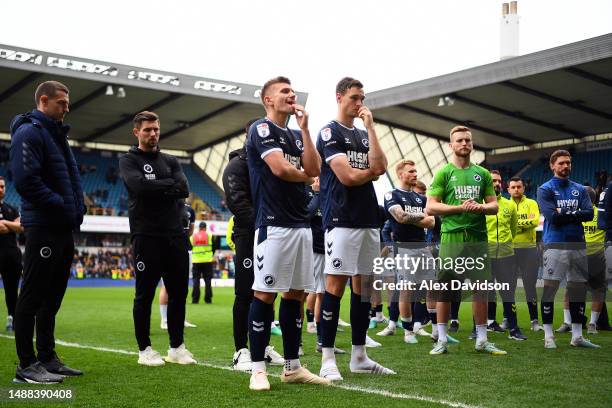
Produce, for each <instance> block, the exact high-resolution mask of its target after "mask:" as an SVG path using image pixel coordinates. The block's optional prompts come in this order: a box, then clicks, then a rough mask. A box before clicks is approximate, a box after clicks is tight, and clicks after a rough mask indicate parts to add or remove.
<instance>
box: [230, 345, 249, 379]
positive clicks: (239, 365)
mask: <svg viewBox="0 0 612 408" xmlns="http://www.w3.org/2000/svg"><path fill="white" fill-rule="evenodd" d="M252 366H253V362H252V361H251V352H250V351H249V349H247V348H243V349H240V350H238V351H237V352H235V353H234V356H233V357H232V368H233V369H234V370H236V371H244V372H245V373H250V372H251V368H252Z"/></svg>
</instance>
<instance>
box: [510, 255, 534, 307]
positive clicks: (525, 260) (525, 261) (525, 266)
mask: <svg viewBox="0 0 612 408" xmlns="http://www.w3.org/2000/svg"><path fill="white" fill-rule="evenodd" d="M514 257H515V261H516V272H517V277H518V276H520V277H521V278H522V279H523V287H524V288H525V298H526V300H527V302H528V303H529V302H537V301H538V295H537V292H536V283H537V281H538V266H539V263H540V257H539V254H538V249H537V248H516V249H515V250H514Z"/></svg>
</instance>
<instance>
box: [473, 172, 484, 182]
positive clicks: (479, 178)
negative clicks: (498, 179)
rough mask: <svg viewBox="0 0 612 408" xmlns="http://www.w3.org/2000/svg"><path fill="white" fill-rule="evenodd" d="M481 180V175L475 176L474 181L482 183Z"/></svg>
mask: <svg viewBox="0 0 612 408" xmlns="http://www.w3.org/2000/svg"><path fill="white" fill-rule="evenodd" d="M480 180H482V177H480V174H474V181H478V182H480Z"/></svg>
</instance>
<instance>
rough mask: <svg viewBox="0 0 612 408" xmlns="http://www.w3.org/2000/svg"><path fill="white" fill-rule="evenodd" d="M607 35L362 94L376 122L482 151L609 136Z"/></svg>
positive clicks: (611, 74)
mask: <svg viewBox="0 0 612 408" xmlns="http://www.w3.org/2000/svg"><path fill="white" fill-rule="evenodd" d="M611 94H612V34H606V35H603V36H600V37H595V38H591V39H588V40H584V41H580V42H576V43H572V44H567V45H564V46H561V47H556V48H551V49H548V50H545V51H540V52H536V53H533V54H528V55H523V56H520V57H515V58H510V59H507V60H503V61H499V62H495V63H492V64H487V65H483V66H479V67H475V68H471V69H467V70H464V71H459V72H455V73H452V74H448V75H443V76H439V77H435V78H430V79H426V80H423V81H418V82H414V83H411V84H407V85H402V86H398V87H394V88H389V89H385V90H381V91H377V92H372V93H370V94H368V106H369V107H370V108H371V109H372V110H373V113H374V118H375V119H376V121H377V122H379V123H380V124H383V125H388V126H392V127H395V128H398V129H403V130H406V131H409V132H413V133H417V134H420V135H423V136H429V137H433V138H437V139H441V140H448V131H449V129H450V128H451V127H452V126H453V125H456V124H465V125H467V126H469V127H471V128H472V129H473V131H474V132H473V133H474V144H475V146H476V147H477V148H479V149H482V150H491V149H495V148H501V147H509V146H517V145H524V144H533V143H538V142H546V141H551V140H559V139H568V138H581V137H584V136H590V135H596V134H601V133H607V132H611V131H612V97H610V95H611Z"/></svg>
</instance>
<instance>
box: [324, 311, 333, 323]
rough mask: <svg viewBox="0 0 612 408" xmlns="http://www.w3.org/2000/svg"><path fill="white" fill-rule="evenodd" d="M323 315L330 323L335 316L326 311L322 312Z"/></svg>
mask: <svg viewBox="0 0 612 408" xmlns="http://www.w3.org/2000/svg"><path fill="white" fill-rule="evenodd" d="M321 314H322V315H323V316H322V317H323V320H327V321H330V320H331V319H332V317H333V315H334V314H333V313H332V312H326V311H325V310H322V311H321Z"/></svg>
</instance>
